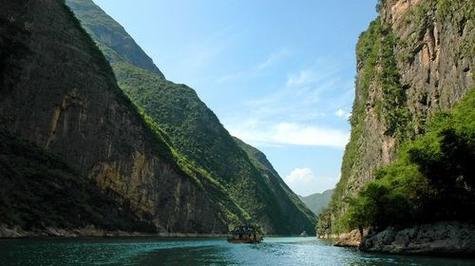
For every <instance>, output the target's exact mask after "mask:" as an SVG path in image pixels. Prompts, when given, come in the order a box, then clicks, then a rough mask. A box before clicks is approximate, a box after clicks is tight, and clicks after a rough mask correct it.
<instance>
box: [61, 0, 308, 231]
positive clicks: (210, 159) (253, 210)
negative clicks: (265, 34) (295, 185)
mask: <svg viewBox="0 0 475 266" xmlns="http://www.w3.org/2000/svg"><path fill="white" fill-rule="evenodd" d="M66 2H67V4H68V5H69V6H70V7H71V8H72V10H73V11H74V12H75V14H76V15H77V17H78V18H79V19H80V20H81V22H82V25H83V26H84V28H85V29H86V31H87V32H88V33H89V34H90V35H91V37H92V38H93V39H94V40H95V41H96V43H97V44H98V46H99V47H100V48H101V50H102V52H103V53H104V55H105V56H106V57H107V59H108V60H109V62H110V64H111V66H112V68H113V70H114V73H115V75H116V77H117V81H118V84H119V86H120V87H121V88H122V90H123V91H124V92H125V93H126V94H127V95H128V96H129V97H130V99H131V100H132V101H133V102H134V103H135V104H136V105H137V106H138V107H139V108H140V109H142V110H143V112H144V113H145V114H146V115H147V116H149V118H150V119H151V120H153V121H154V122H155V123H157V125H159V126H160V128H161V129H163V131H164V132H165V133H166V134H167V135H168V136H170V138H169V140H170V143H171V144H172V146H173V147H174V148H176V150H177V151H178V152H179V153H181V154H183V155H184V156H185V157H186V158H187V159H188V160H190V161H191V162H193V164H194V165H197V166H198V167H199V168H201V169H203V170H204V172H206V174H205V175H206V176H208V177H209V179H212V180H214V181H216V182H218V183H219V184H221V185H222V186H223V187H224V189H225V191H226V193H227V194H228V195H230V197H231V198H232V200H233V201H234V202H236V203H237V205H239V206H240V207H242V209H243V210H244V211H245V212H246V213H248V214H249V215H250V218H251V219H252V220H253V221H256V222H258V223H259V224H261V225H262V226H263V229H264V230H265V231H266V232H267V233H276V234H299V233H301V232H302V231H304V230H306V231H307V232H313V231H314V224H313V223H314V217H313V215H312V213H311V212H310V211H309V210H308V209H307V208H306V207H305V206H304V205H303V204H302V203H301V201H300V200H299V199H298V198H297V197H296V195H295V194H294V193H293V192H292V191H291V190H290V189H289V188H288V187H287V186H286V185H285V184H284V183H283V181H282V180H281V178H280V177H279V175H278V174H277V173H276V172H275V171H274V170H273V169H272V166H271V165H270V163H269V162H267V161H266V164H267V165H266V168H265V169H266V170H265V169H263V168H259V167H258V166H256V165H255V164H254V162H257V161H256V160H253V159H252V156H253V155H254V154H256V153H246V151H245V150H246V149H247V148H249V149H250V147H248V146H247V145H246V144H244V143H241V142H236V141H235V140H234V139H233V138H232V137H231V136H230V134H229V133H228V132H227V130H226V129H225V128H224V127H223V126H222V124H221V123H220V121H219V120H218V118H217V117H216V115H215V114H214V113H213V112H212V111H211V110H210V109H209V108H208V107H207V106H206V105H205V104H204V103H203V102H202V101H201V100H200V99H199V98H198V96H197V95H196V93H195V91H194V90H193V89H192V88H189V87H188V86H186V85H182V84H175V83H173V82H170V81H168V80H165V79H164V78H163V75H161V74H160V73H157V71H154V70H153V69H154V68H152V69H150V68H149V67H144V66H143V65H142V64H139V63H137V62H142V61H149V60H150V58H149V57H148V56H146V55H145V54H143V53H142V52H141V51H142V50H141V49H140V47H138V46H137V45H136V44H135V43H131V42H130V40H129V39H130V36H129V35H128V34H127V33H126V32H125V31H124V29H123V28H122V27H121V26H120V25H119V24H118V23H117V22H115V21H114V20H113V19H112V18H110V17H109V16H107V15H106V14H105V13H104V12H103V11H102V10H100V8H99V7H97V6H96V5H95V4H94V3H93V2H92V1H90V0H68V1H66ZM111 36H122V38H115V37H111ZM133 51H134V52H133ZM132 52H133V53H132ZM131 58H135V59H137V60H138V59H139V58H141V59H140V60H138V61H137V60H135V61H134V60H131ZM252 149H253V148H252ZM262 156H263V155H262ZM270 169H272V170H270Z"/></svg>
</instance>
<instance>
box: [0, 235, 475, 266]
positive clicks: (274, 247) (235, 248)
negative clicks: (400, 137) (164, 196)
mask: <svg viewBox="0 0 475 266" xmlns="http://www.w3.org/2000/svg"><path fill="white" fill-rule="evenodd" d="M157 264H160V265H185V266H193V265H203V264H206V265H375V266H378V265H435V266H438V265H440V266H442V265H443V266H448V265H460V266H465V265H475V261H473V260H457V259H443V258H433V257H413V256H388V255H380V254H367V253H361V252H358V251H357V250H355V249H349V248H337V247H333V246H331V245H329V244H328V243H326V242H323V241H320V240H316V239H315V238H266V239H265V241H264V242H263V243H261V244H251V245H246V244H230V243H227V242H226V241H225V240H223V239H180V240H177V239H158V238H111V239H97V238H96V239H59V240H58V239H56V240H27V239H22V240H0V265H157Z"/></svg>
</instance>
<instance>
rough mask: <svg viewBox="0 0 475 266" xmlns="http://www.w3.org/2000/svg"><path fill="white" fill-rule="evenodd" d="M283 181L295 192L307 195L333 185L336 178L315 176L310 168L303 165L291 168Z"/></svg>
mask: <svg viewBox="0 0 475 266" xmlns="http://www.w3.org/2000/svg"><path fill="white" fill-rule="evenodd" d="M284 181H285V183H286V184H287V185H288V186H289V187H290V188H291V189H292V190H293V191H294V192H295V193H297V194H299V195H301V196H307V195H310V194H313V193H317V192H323V191H324V190H326V189H330V188H333V187H335V184H336V182H337V181H338V178H333V177H320V176H316V175H315V174H314V172H313V171H312V169H310V168H307V167H303V168H295V169H294V170H292V171H291V172H290V173H289V174H288V175H287V176H286V177H285V178H284Z"/></svg>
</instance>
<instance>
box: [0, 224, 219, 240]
mask: <svg viewBox="0 0 475 266" xmlns="http://www.w3.org/2000/svg"><path fill="white" fill-rule="evenodd" d="M120 237H159V238H226V237H228V234H222V233H179V232H174V233H170V232H160V233H147V232H128V231H121V230H114V231H111V230H103V229H97V228H95V227H94V226H88V227H85V228H76V229H60V228H54V227H47V228H44V229H38V230H31V231H27V230H23V229H21V228H18V227H13V228H12V227H6V226H0V239H2V240H3V239H43V238H48V239H64V238H120Z"/></svg>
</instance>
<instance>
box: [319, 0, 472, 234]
mask: <svg viewBox="0 0 475 266" xmlns="http://www.w3.org/2000/svg"><path fill="white" fill-rule="evenodd" d="M378 9H379V13H380V16H379V17H378V19H376V20H375V21H374V22H372V23H371V25H370V27H369V29H368V30H367V31H366V32H364V33H363V34H362V35H361V37H360V40H359V42H358V45H357V72H358V76H357V81H356V95H355V102H354V106H353V115H352V118H351V124H352V133H351V140H350V143H349V144H348V145H347V147H346V150H345V155H344V159H343V165H342V177H341V180H340V182H339V183H338V185H337V189H336V192H335V194H334V196H333V198H332V203H331V207H330V208H331V209H330V210H329V212H330V213H331V214H327V217H331V219H330V221H327V223H328V224H327V227H331V228H332V230H333V231H340V230H341V229H342V228H341V224H339V222H340V221H339V218H340V217H341V215H342V214H343V213H344V212H345V210H346V203H345V201H346V199H348V197H350V196H352V195H354V194H355V193H356V192H357V191H358V190H359V189H360V188H361V187H362V186H363V185H364V184H366V182H367V181H368V180H371V179H373V178H374V172H375V170H376V169H377V168H379V167H381V166H384V165H387V164H389V163H390V162H391V161H393V160H394V159H395V156H396V154H397V151H398V148H399V147H400V143H401V142H402V141H404V140H408V139H413V138H415V137H416V136H418V135H419V134H421V133H423V132H424V129H425V126H426V123H427V122H428V121H429V120H430V118H431V116H433V115H434V114H435V113H437V112H440V111H447V110H450V109H451V107H452V106H453V105H454V104H455V103H457V102H458V101H459V100H460V99H462V98H463V96H464V95H466V93H467V92H468V91H469V90H470V89H471V88H473V87H474V85H475V83H474V79H473V73H474V72H473V69H474V67H475V57H474V55H475V19H474V18H475V2H473V1H463V0H454V1H448V0H386V1H380V3H379V5H378Z"/></svg>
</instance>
